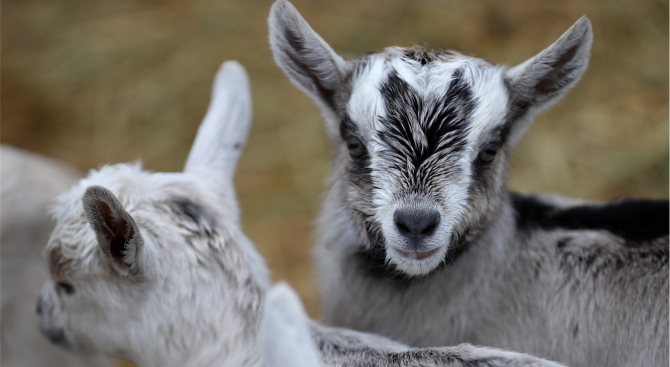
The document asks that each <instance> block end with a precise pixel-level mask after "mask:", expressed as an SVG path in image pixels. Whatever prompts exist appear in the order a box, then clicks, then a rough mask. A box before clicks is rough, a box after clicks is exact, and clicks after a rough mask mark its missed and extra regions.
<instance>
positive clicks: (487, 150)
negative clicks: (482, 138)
mask: <svg viewBox="0 0 670 367" xmlns="http://www.w3.org/2000/svg"><path fill="white" fill-rule="evenodd" d="M497 153H498V146H497V145H495V144H493V143H488V144H486V145H484V148H482V150H480V151H479V156H478V157H479V160H480V161H482V162H484V163H491V162H493V159H494V158H495V157H496V154H497Z"/></svg>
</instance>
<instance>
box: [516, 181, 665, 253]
mask: <svg viewBox="0 0 670 367" xmlns="http://www.w3.org/2000/svg"><path fill="white" fill-rule="evenodd" d="M512 205H513V206H514V209H515V210H516V212H517V218H516V219H517V226H519V227H539V228H542V229H554V228H565V229H584V230H589V229H590V230H606V231H609V232H611V233H613V234H615V235H617V236H620V237H623V238H624V239H626V240H628V241H632V242H633V243H634V242H648V241H651V240H654V239H656V238H659V237H664V236H668V227H669V223H670V205H669V204H668V201H667V200H645V199H629V200H618V201H613V202H611V203H608V204H604V205H583V206H576V207H570V208H566V209H561V208H557V207H555V206H552V205H550V204H547V203H544V202H541V201H540V200H538V199H537V198H535V197H531V196H523V195H519V194H515V193H513V194H512ZM559 246H560V244H559Z"/></svg>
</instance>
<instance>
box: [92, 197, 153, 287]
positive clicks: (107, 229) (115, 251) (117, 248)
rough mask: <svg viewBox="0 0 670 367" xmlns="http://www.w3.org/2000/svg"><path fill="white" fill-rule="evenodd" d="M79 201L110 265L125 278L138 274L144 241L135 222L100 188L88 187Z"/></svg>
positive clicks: (116, 201)
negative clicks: (81, 202)
mask: <svg viewBox="0 0 670 367" xmlns="http://www.w3.org/2000/svg"><path fill="white" fill-rule="evenodd" d="M82 200H83V204H84V212H85V213H86V218H87V219H88V222H89V223H90V224H91V227H92V228H93V231H95V236H96V238H97V239H98V244H99V245H100V248H101V249H102V252H103V253H104V254H105V255H107V256H108V257H109V259H110V260H111V261H112V266H113V267H114V268H115V269H116V270H117V271H118V272H119V273H120V274H121V275H124V276H127V275H135V274H137V273H138V272H139V264H138V259H139V251H140V250H141V248H142V246H143V244H144V240H143V239H142V235H141V234H140V229H139V227H138V226H137V223H135V220H134V219H133V218H132V217H131V216H130V214H129V213H128V212H127V211H126V210H125V209H124V208H123V206H122V205H121V202H120V201H119V199H117V198H116V196H114V194H113V193H112V192H111V191H109V190H108V189H106V188H104V187H102V186H91V187H89V188H87V189H86V193H84V197H83V198H82Z"/></svg>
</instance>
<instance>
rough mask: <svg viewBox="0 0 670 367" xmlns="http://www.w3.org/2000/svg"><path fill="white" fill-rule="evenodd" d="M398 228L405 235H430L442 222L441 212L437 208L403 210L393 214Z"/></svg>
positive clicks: (415, 236)
mask: <svg viewBox="0 0 670 367" xmlns="http://www.w3.org/2000/svg"><path fill="white" fill-rule="evenodd" d="M393 220H394V222H395V226H396V228H398V231H399V232H400V233H401V234H402V235H403V236H409V237H413V238H417V237H420V236H430V235H431V234H433V232H435V228H437V225H438V224H439V223H440V213H438V212H437V211H436V210H402V209H398V210H396V211H395V214H393Z"/></svg>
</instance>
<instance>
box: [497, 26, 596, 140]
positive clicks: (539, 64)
mask: <svg viewBox="0 0 670 367" xmlns="http://www.w3.org/2000/svg"><path fill="white" fill-rule="evenodd" d="M592 43H593V31H592V29H591V22H589V20H588V19H587V18H586V16H583V17H582V18H580V19H579V20H578V21H577V22H576V23H575V24H574V25H573V26H572V27H570V29H568V30H567V31H566V32H565V33H564V34H563V35H562V36H561V37H560V38H559V39H558V40H557V41H556V42H554V44H552V45H551V46H549V47H548V48H546V49H545V50H544V51H542V52H540V53H539V54H537V55H536V56H535V57H533V58H531V59H529V60H527V61H525V62H523V63H522V64H519V65H517V66H515V67H513V68H510V69H509V70H508V71H507V77H508V78H509V79H510V81H511V83H510V84H511V85H510V86H511V88H510V89H511V93H510V94H511V96H510V97H511V113H512V118H511V121H514V122H513V123H514V125H518V126H511V133H512V134H511V140H512V141H513V142H516V141H518V139H519V138H521V136H522V135H523V134H524V133H525V131H526V130H527V129H528V127H530V124H531V123H532V118H533V116H534V115H536V114H537V113H539V112H541V111H543V110H544V109H546V108H547V107H549V106H550V105H551V104H553V103H554V102H556V101H558V100H559V99H560V98H561V97H562V96H563V95H565V93H567V92H568V91H569V90H570V89H571V88H572V87H573V86H575V84H577V82H578V81H579V79H580V78H581V77H582V75H583V74H584V72H585V71H586V67H587V66H588V64H589V56H590V54H591V44H592Z"/></svg>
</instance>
